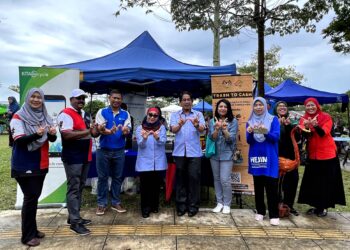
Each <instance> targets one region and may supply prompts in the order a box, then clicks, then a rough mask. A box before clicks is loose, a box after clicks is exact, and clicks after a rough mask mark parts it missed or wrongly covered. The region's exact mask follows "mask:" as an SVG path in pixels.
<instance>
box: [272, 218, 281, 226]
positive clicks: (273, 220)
mask: <svg viewBox="0 0 350 250" xmlns="http://www.w3.org/2000/svg"><path fill="white" fill-rule="evenodd" d="M279 224H280V219H279V218H272V219H270V225H272V226H278V225H279Z"/></svg>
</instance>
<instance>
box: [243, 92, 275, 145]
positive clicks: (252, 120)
mask: <svg viewBox="0 0 350 250" xmlns="http://www.w3.org/2000/svg"><path fill="white" fill-rule="evenodd" d="M257 101H260V102H261V103H262V104H264V112H263V113H262V114H261V115H257V114H255V113H254V104H255V103H256V102H257ZM273 117H274V116H273V115H271V114H269V112H268V111H267V103H266V100H265V99H264V98H262V97H256V98H254V101H253V105H252V111H251V113H250V116H249V118H248V124H249V126H250V127H252V128H254V126H260V125H264V127H265V128H266V129H267V131H270V128H271V123H272V120H273ZM254 139H255V140H256V141H258V142H263V141H265V139H266V138H265V136H264V135H263V134H255V133H254Z"/></svg>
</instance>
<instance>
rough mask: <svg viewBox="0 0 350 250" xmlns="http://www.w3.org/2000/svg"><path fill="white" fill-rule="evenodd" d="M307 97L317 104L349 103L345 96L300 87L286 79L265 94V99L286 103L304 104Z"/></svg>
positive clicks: (347, 97)
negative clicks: (312, 98) (313, 98)
mask: <svg viewBox="0 0 350 250" xmlns="http://www.w3.org/2000/svg"><path fill="white" fill-rule="evenodd" d="M309 97H315V98H316V99H317V100H318V101H319V103H321V104H326V103H337V102H341V103H349V96H348V95H346V94H335V93H329V92H325V91H319V90H316V89H312V88H308V87H304V86H301V85H299V84H297V83H295V82H293V81H292V80H291V79H287V80H285V81H283V82H282V83H281V84H279V85H278V86H277V87H275V88H273V89H272V90H270V91H268V92H267V93H265V98H269V99H275V100H283V101H286V102H288V103H304V101H305V100H306V99H307V98H309Z"/></svg>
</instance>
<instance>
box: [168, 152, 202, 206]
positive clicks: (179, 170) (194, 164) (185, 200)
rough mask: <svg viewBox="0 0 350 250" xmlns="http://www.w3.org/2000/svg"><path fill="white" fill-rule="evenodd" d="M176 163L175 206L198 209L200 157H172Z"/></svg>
mask: <svg viewBox="0 0 350 250" xmlns="http://www.w3.org/2000/svg"><path fill="white" fill-rule="evenodd" d="M174 158H175V163H176V208H177V210H178V211H185V210H188V211H191V212H194V211H198V208H199V202H200V187H201V183H200V181H201V160H202V159H201V157H178V156H176V157H174Z"/></svg>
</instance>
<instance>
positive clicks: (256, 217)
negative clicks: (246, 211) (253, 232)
mask: <svg viewBox="0 0 350 250" xmlns="http://www.w3.org/2000/svg"><path fill="white" fill-rule="evenodd" d="M255 220H256V221H263V220H264V215H262V214H255Z"/></svg>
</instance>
